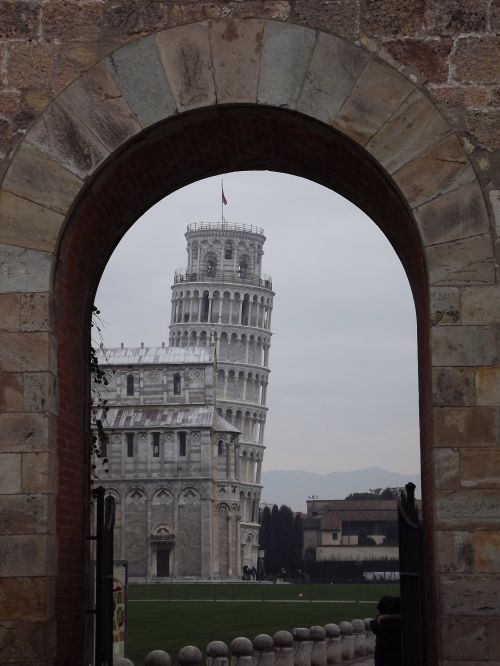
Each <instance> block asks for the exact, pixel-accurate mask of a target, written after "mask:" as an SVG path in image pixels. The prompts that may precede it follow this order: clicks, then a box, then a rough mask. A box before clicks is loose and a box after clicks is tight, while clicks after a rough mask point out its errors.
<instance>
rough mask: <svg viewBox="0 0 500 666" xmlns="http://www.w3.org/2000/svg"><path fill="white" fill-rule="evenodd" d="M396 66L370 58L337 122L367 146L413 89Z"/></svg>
mask: <svg viewBox="0 0 500 666" xmlns="http://www.w3.org/2000/svg"><path fill="white" fill-rule="evenodd" d="M413 89H414V88H413V86H412V85H411V83H410V82H409V81H408V80H407V79H405V78H404V76H401V74H398V72H396V71H395V70H394V69H393V68H392V67H389V66H388V65H386V64H384V63H382V62H379V61H378V60H370V61H369V62H368V63H367V65H366V67H365V68H364V70H363V71H362V73H361V76H360V77H359V79H358V81H357V83H356V85H355V86H354V89H353V90H352V92H351V94H350V95H349V97H348V98H347V100H346V101H345V103H344V105H343V106H342V108H341V110H340V112H339V114H338V115H337V117H336V118H335V122H334V124H333V126H334V127H335V128H336V129H338V130H340V131H341V132H342V133H343V134H346V135H347V136H349V137H351V139H354V141H356V142H357V143H359V144H361V145H362V146H364V145H365V144H366V143H367V141H369V140H370V139H371V138H372V136H374V135H375V134H376V132H377V131H378V130H379V129H380V128H381V127H382V125H383V124H384V123H385V122H386V121H387V119H388V118H390V116H392V114H393V113H394V112H395V111H396V109H398V108H399V107H400V106H401V104H402V103H403V102H404V100H405V99H406V98H407V97H408V95H410V93H411V92H412V91H413Z"/></svg>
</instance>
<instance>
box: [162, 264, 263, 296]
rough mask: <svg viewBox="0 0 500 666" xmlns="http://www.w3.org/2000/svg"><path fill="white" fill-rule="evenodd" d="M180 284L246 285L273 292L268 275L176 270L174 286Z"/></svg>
mask: <svg viewBox="0 0 500 666" xmlns="http://www.w3.org/2000/svg"><path fill="white" fill-rule="evenodd" d="M181 282H220V283H222V284H247V285H250V286H252V287H261V288H262V289H269V291H272V290H273V281H272V278H271V276H270V275H265V274H264V273H262V275H252V274H250V273H248V274H243V273H242V272H241V271H220V270H213V271H191V272H190V273H189V272H188V271H187V269H186V268H178V269H177V270H176V271H175V274H174V284H179V283H181Z"/></svg>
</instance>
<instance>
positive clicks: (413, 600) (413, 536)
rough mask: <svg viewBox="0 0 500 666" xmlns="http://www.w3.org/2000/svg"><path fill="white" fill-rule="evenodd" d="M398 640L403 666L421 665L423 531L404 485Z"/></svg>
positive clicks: (409, 487)
mask: <svg viewBox="0 0 500 666" xmlns="http://www.w3.org/2000/svg"><path fill="white" fill-rule="evenodd" d="M398 527H399V568H400V578H401V581H400V587H401V639H402V657H403V659H402V663H403V666H423V664H424V663H425V655H424V637H423V618H424V605H423V600H424V577H423V532H422V523H421V522H420V520H419V516H418V507H417V503H416V501H415V484H414V483H407V484H406V486H405V489H404V490H403V491H402V492H401V499H400V500H399V502H398Z"/></svg>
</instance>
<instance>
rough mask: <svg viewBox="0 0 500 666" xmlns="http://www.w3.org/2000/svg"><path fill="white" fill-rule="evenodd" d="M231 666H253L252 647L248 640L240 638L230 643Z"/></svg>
mask: <svg viewBox="0 0 500 666" xmlns="http://www.w3.org/2000/svg"><path fill="white" fill-rule="evenodd" d="M231 666H253V645H252V641H251V640H249V639H248V638H244V637H243V636H240V637H239V638H235V639H234V641H233V642H232V643H231Z"/></svg>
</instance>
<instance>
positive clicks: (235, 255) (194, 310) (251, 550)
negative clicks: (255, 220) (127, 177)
mask: <svg viewBox="0 0 500 666" xmlns="http://www.w3.org/2000/svg"><path fill="white" fill-rule="evenodd" d="M186 240H187V257H188V261H187V267H186V268H182V269H178V270H177V271H176V272H175V276H174V284H173V285H172V311H171V323H170V343H169V344H170V346H171V347H192V346H195V347H196V346H199V347H203V346H207V345H209V344H210V343H215V344H216V349H217V367H218V370H217V388H216V399H217V406H218V412H219V414H220V415H221V416H223V417H224V419H226V420H227V421H229V422H230V423H232V424H233V425H234V426H235V427H236V428H237V429H238V430H239V431H240V432H241V433H242V434H241V436H240V439H239V445H238V455H237V465H238V471H239V474H238V475H239V478H240V505H241V543H242V565H245V564H246V565H248V566H255V565H256V562H257V550H258V529H259V525H258V519H259V501H260V491H261V485H260V483H261V468H262V458H263V454H264V448H265V446H264V429H265V422H266V413H267V407H266V394H267V384H268V378H269V372H270V370H269V348H270V345H271V335H272V333H271V313H272V307H273V296H274V292H273V290H272V280H271V278H270V276H267V275H264V274H263V273H262V256H263V254H264V250H263V246H264V242H265V240H266V238H265V235H264V230H263V229H261V228H258V227H254V226H250V225H246V224H237V223H230V222H226V221H224V222H218V223H193V224H190V225H188V228H187V232H186ZM220 445H222V443H220Z"/></svg>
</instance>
